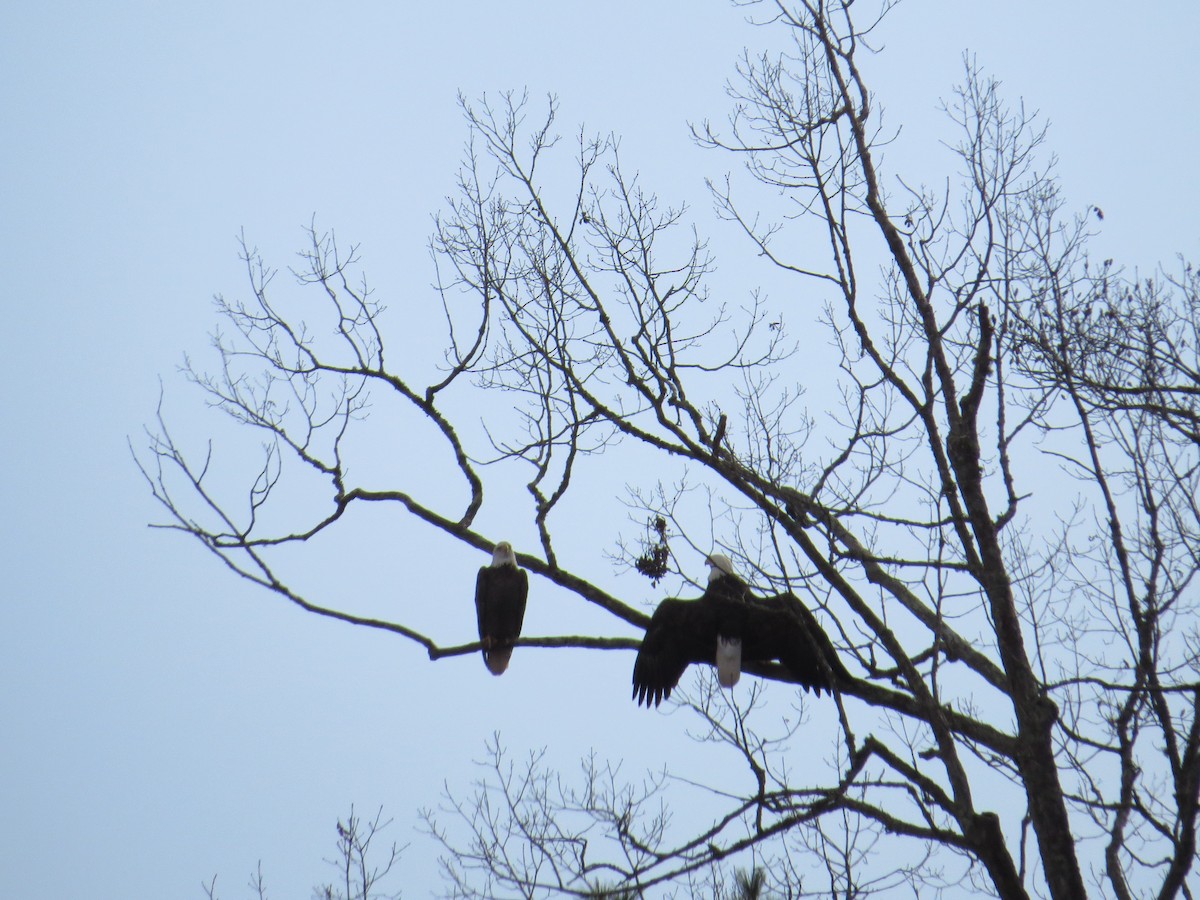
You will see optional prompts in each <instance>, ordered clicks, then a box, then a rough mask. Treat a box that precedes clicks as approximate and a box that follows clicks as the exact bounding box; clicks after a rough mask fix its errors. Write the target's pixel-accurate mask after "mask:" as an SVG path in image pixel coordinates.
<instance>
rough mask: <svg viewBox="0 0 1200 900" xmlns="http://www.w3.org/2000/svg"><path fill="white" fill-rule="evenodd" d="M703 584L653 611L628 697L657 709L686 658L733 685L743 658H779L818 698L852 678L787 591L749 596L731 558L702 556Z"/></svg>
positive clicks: (809, 614)
mask: <svg viewBox="0 0 1200 900" xmlns="http://www.w3.org/2000/svg"><path fill="white" fill-rule="evenodd" d="M706 562H707V563H708V566H709V575H708V587H707V588H706V589H705V591H704V595H703V596H702V597H700V598H699V599H698V600H678V599H674V598H670V599H667V600H664V601H663V602H662V603H660V604H659V605H658V609H656V610H655V611H654V615H653V616H652V617H651V619H650V625H649V627H647V628H646V636H645V637H644V638H643V639H642V646H641V649H640V650H638V655H637V660H636V661H635V662H634V664H633V697H634V699H635V700H637V702H638V705H639V706H640V705H642V704H645V705H646V706H647V707H649V706H651V705H654V706H658V705H659V704H660V703H662V701H663V700H665V699H666V698H668V697H670V696H671V691H672V690H674V689H675V686H676V685H677V684H679V679H680V678H681V677H682V676H683V672H684V670H685V669H686V668H687V667H688V666H689V665H690V664H691V663H708V664H710V665H715V666H716V667H717V680H718V681H719V682H720V684H721V686H722V687H733V685H735V684H736V683H737V681H738V678H739V677H740V676H741V666H742V661H743V660H747V661H753V662H766V661H769V660H778V661H779V662H781V663H782V664H783V665H784V667H785V668H787V670H788V671H789V672H790V673H791V674H792V677H793V678H795V680H796V682H797V683H798V684H800V686H801V687H803V688H805V689H806V690H810V691H813V692H815V693H816V694H817V695H818V696H820V694H821V691H822V690H826V691H830V692H832V690H833V688H834V686H835V685H836V684H838V683H839V682H841V681H843V680H848V679H849V678H850V673H849V672H847V671H846V669H845V667H844V666H843V665H842V663H841V661H840V660H839V659H838V657H837V652H836V651H835V650H834V647H833V643H832V642H831V641H830V640H829V637H828V636H827V635H826V634H825V632H824V631H822V630H821V626H820V625H819V624H818V623H817V619H816V617H815V616H814V615H813V614H812V612H810V611H809V609H808V608H807V607H806V606H805V605H804V604H803V603H801V602H800V600H799V599H798V598H797V597H796V596H795V595H793V594H778V595H776V596H773V597H755V596H753V595H752V594H751V593H750V591H749V588H748V587H747V586H746V583H745V582H744V581H742V580H741V579H740V578H738V577H737V575H735V574H734V572H733V565H732V563H730V561H729V558H728V557H727V556H725V555H724V554H721V553H714V554H713V555H712V556H710V557H708V559H707V560H706Z"/></svg>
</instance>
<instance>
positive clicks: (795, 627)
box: [743, 594, 850, 695]
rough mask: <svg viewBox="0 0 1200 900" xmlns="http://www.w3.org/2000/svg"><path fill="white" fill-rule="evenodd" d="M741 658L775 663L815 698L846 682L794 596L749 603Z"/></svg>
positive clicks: (841, 668)
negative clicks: (815, 694)
mask: <svg viewBox="0 0 1200 900" xmlns="http://www.w3.org/2000/svg"><path fill="white" fill-rule="evenodd" d="M743 654H744V655H745V656H746V657H747V658H750V659H758V660H766V659H778V660H779V661H780V662H781V663H783V665H784V666H786V667H787V669H788V671H790V672H791V673H792V675H793V676H794V677H795V678H796V681H797V682H798V683H799V684H800V685H801V686H802V687H804V688H807V689H808V690H811V691H814V692H815V693H817V694H818V695H820V693H821V691H822V690H826V691H832V690H833V687H834V685H835V684H837V683H839V682H840V681H841V680H843V679H849V678H850V673H849V672H847V671H846V668H845V667H844V666H843V665H842V663H841V660H839V659H838V656H837V651H836V650H835V649H834V646H833V642H832V641H830V640H829V637H828V635H826V634H825V632H824V631H823V630H822V629H821V626H820V624H819V623H818V622H817V618H816V616H814V615H813V614H812V612H810V611H809V609H808V607H806V606H805V605H804V604H803V603H801V602H800V600H799V598H797V597H796V596H795V595H794V594H778V595H776V596H774V597H762V598H758V599H756V600H754V601H753V602H752V605H751V611H750V612H749V613H748V616H747V622H746V637H745V647H744V648H743Z"/></svg>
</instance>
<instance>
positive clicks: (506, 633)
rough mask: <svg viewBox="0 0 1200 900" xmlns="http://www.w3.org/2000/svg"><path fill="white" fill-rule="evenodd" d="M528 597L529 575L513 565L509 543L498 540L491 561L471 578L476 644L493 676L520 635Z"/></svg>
mask: <svg viewBox="0 0 1200 900" xmlns="http://www.w3.org/2000/svg"><path fill="white" fill-rule="evenodd" d="M528 597H529V574H528V573H527V572H526V571H525V570H524V569H522V568H519V567H518V566H517V556H516V554H515V553H513V548H512V544H510V543H509V542H508V541H501V542H500V543H498V544H497V545H496V549H495V552H493V554H492V564H491V565H490V566H484V567H483V568H481V569H480V570H479V576H478V577H477V578H476V579H475V614H476V617H477V618H478V620H479V643H481V644H482V645H483V661H484V664H485V665H487V667H488V671H489V672H491V673H492V674H493V675H503V674H504V670H505V669H507V668H508V662H509V660H510V659H511V658H512V652H513V644H515V643H516V641H517V638H519V637H520V636H521V625H522V624H523V623H524V621H525V601H526V599H527V598H528Z"/></svg>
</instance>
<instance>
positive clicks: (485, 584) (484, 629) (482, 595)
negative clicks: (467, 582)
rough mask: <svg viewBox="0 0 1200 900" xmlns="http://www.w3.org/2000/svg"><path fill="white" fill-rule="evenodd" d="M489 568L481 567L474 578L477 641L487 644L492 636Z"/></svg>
mask: <svg viewBox="0 0 1200 900" xmlns="http://www.w3.org/2000/svg"><path fill="white" fill-rule="evenodd" d="M491 571H492V569H491V566H483V567H481V568H480V570H479V574H478V575H477V576H476V577H475V618H476V620H477V621H478V623H479V640H480V641H482V642H483V643H489V642H490V639H491V636H492V633H493V632H492V596H491V591H490V586H491V578H490V574H491Z"/></svg>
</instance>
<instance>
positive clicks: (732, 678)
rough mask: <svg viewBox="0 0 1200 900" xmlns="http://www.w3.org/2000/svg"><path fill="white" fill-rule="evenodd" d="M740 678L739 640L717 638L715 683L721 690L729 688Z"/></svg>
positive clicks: (740, 657) (740, 646)
mask: <svg viewBox="0 0 1200 900" xmlns="http://www.w3.org/2000/svg"><path fill="white" fill-rule="evenodd" d="M741 676H742V640H741V638H729V639H726V638H723V637H718V638H717V681H719V682H720V683H721V687H723V688H731V687H733V686H734V685H735V684H737V683H738V679H739V678H741Z"/></svg>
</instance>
